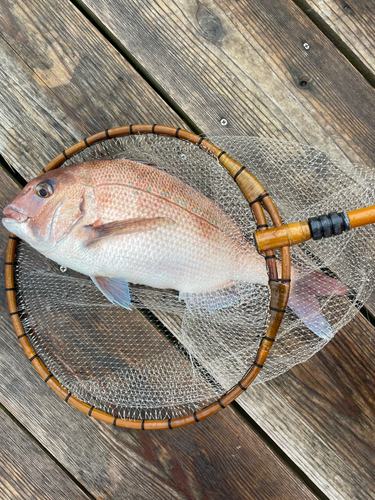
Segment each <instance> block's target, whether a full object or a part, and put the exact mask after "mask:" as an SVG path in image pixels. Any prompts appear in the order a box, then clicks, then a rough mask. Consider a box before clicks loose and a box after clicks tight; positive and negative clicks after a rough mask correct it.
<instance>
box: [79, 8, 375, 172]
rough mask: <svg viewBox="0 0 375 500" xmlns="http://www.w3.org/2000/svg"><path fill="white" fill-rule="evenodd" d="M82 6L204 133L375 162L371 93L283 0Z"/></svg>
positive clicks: (319, 34)
mask: <svg viewBox="0 0 375 500" xmlns="http://www.w3.org/2000/svg"><path fill="white" fill-rule="evenodd" d="M81 3H82V4H84V5H85V6H86V7H87V8H88V9H89V10H90V11H91V12H92V13H93V14H94V16H95V17H96V18H97V19H99V20H100V22H101V23H102V24H104V26H105V27H106V29H107V30H109V31H110V33H111V34H112V36H114V37H116V39H117V40H118V41H119V42H120V43H121V44H122V45H123V46H124V47H125V48H126V50H128V51H129V52H130V53H131V54H132V56H133V57H134V58H136V60H137V61H138V62H139V63H140V64H141V65H142V66H143V67H144V68H145V69H146V70H147V72H148V73H149V74H150V75H151V76H152V78H154V79H155V80H156V81H157V83H158V84H159V85H161V86H162V87H163V88H164V89H165V91H166V92H167V93H168V94H169V95H170V96H171V97H172V98H173V99H174V101H175V102H176V103H177V104H178V105H179V106H180V107H181V108H182V109H183V111H185V113H187V114H188V116H189V117H190V118H191V119H192V120H194V122H195V123H196V124H197V125H198V126H199V127H200V128H201V129H202V130H203V131H204V132H205V133H207V134H208V135H213V134H214V133H216V134H218V133H220V132H222V133H229V134H251V135H259V136H266V137H274V138H278V139H287V140H291V141H299V142H303V143H308V144H311V145H313V146H316V147H320V148H322V149H323V150H326V151H327V152H328V153H330V154H333V155H340V154H344V155H346V156H347V157H348V158H349V159H351V160H352V161H356V162H360V163H368V164H374V157H373V150H374V143H375V136H374V128H375V120H374V116H375V112H374V109H375V106H374V104H375V92H374V90H373V88H371V87H370V85H369V84H368V83H367V82H366V81H365V80H364V79H363V78H362V76H361V75H360V74H359V73H358V72H357V71H356V70H355V69H354V68H353V67H352V66H351V64H350V63H349V62H348V61H347V60H346V59H345V58H344V57H343V56H342V54H340V53H339V52H338V50H336V48H335V47H334V46H333V45H332V43H331V42H330V41H329V40H328V39H327V38H326V37H325V36H324V35H323V34H322V33H321V31H319V29H318V28H317V27H316V26H315V25H314V24H313V23H312V22H311V21H310V20H309V19H308V18H307V17H306V16H305V15H304V14H303V12H302V11H301V10H300V9H299V8H298V7H297V6H296V5H295V4H294V2H293V1H292V0H282V1H281V2H277V3H276V2H274V1H273V0H254V1H252V2H248V1H246V0H239V1H236V2H232V1H231V0H218V1H216V2H214V1H213V0H202V1H200V2H196V1H195V0H175V1H173V2H169V1H163V0H158V1H156V0H155V1H149V0H147V1H146V0H140V1H138V0H137V1H135V0H133V1H127V2H126V3H125V2H119V1H113V0H81ZM305 43H308V46H309V49H308V50H306V49H305V47H304V44H305ZM343 75H345V78H343ZM353 89H355V92H353ZM223 117H224V118H226V120H227V121H228V126H227V127H225V128H221V127H220V120H221V118H223Z"/></svg>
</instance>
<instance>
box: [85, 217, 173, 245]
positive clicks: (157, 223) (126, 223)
mask: <svg viewBox="0 0 375 500" xmlns="http://www.w3.org/2000/svg"><path fill="white" fill-rule="evenodd" d="M173 224H175V221H174V220H172V219H169V218H168V217H155V218H153V219H145V218H139V219H126V220H119V221H114V222H109V223H108V224H101V225H96V223H94V224H93V225H92V226H86V228H87V229H89V230H90V231H89V236H88V238H87V240H86V241H85V243H84V244H85V246H89V245H91V244H93V243H96V242H97V241H99V240H102V239H104V238H109V237H111V236H118V235H120V234H131V233H138V232H145V231H154V230H155V229H157V228H159V227H167V226H170V225H173Z"/></svg>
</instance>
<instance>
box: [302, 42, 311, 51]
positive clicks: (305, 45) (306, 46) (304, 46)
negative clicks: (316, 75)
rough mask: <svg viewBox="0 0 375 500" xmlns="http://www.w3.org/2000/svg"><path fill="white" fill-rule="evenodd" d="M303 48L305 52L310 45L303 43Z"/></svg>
mask: <svg viewBox="0 0 375 500" xmlns="http://www.w3.org/2000/svg"><path fill="white" fill-rule="evenodd" d="M303 48H304V49H306V50H309V48H310V45H309V44H308V43H307V42H305V43H304V44H303Z"/></svg>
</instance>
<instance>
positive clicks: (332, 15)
mask: <svg viewBox="0 0 375 500" xmlns="http://www.w3.org/2000/svg"><path fill="white" fill-rule="evenodd" d="M307 3H308V5H309V6H310V8H311V9H313V10H314V11H315V12H316V13H317V14H319V16H320V17H321V18H322V19H323V20H324V21H325V22H326V23H327V24H328V25H329V26H330V27H331V28H332V29H333V30H334V32H335V33H336V34H337V35H338V36H339V37H340V39H341V41H342V42H344V43H345V44H346V45H347V46H348V47H349V48H350V49H351V50H352V51H353V52H354V54H355V55H356V56H357V57H359V59H360V60H361V61H362V63H363V64H364V65H365V66H366V67H367V68H368V69H369V70H370V71H371V72H372V73H375V42H374V40H375V29H374V22H375V2H374V1H373V0H366V1H349V2H346V1H344V0H308V2H307Z"/></svg>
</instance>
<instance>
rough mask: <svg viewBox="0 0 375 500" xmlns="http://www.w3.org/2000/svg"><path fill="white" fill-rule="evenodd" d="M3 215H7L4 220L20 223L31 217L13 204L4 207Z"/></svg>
mask: <svg viewBox="0 0 375 500" xmlns="http://www.w3.org/2000/svg"><path fill="white" fill-rule="evenodd" d="M3 215H5V219H3V221H6V220H9V221H13V222H18V223H21V222H26V221H27V219H28V218H29V217H27V215H25V214H23V213H22V212H20V211H19V210H17V209H16V208H15V207H14V206H12V205H7V206H6V207H5V208H4V210H3Z"/></svg>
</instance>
